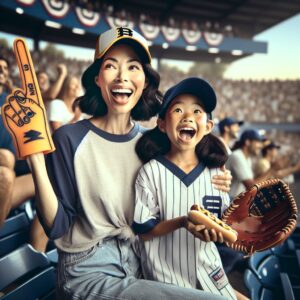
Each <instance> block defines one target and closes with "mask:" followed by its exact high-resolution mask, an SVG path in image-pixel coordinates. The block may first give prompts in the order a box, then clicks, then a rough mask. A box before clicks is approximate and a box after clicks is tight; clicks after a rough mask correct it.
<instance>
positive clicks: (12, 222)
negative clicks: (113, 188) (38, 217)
mask: <svg viewBox="0 0 300 300" xmlns="http://www.w3.org/2000/svg"><path fill="white" fill-rule="evenodd" d="M29 224H30V222H29V219H28V217H27V215H26V213H25V212H21V213H19V214H18V215H16V216H12V217H10V218H8V219H6V220H5V222H4V224H3V226H2V227H1V229H0V238H3V237H5V236H8V235H10V234H12V233H15V232H17V231H20V230H24V229H25V228H26V227H29Z"/></svg>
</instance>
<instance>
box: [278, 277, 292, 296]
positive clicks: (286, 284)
mask: <svg viewBox="0 0 300 300" xmlns="http://www.w3.org/2000/svg"><path fill="white" fill-rule="evenodd" d="M280 279H281V285H282V291H283V295H284V299H286V300H295V297H294V292H293V288H292V284H291V281H290V279H289V276H288V274H286V273H280Z"/></svg>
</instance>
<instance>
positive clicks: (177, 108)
mask: <svg viewBox="0 0 300 300" xmlns="http://www.w3.org/2000/svg"><path fill="white" fill-rule="evenodd" d="M174 111H175V112H177V113H182V109H181V108H179V107H176V108H175V109H174Z"/></svg>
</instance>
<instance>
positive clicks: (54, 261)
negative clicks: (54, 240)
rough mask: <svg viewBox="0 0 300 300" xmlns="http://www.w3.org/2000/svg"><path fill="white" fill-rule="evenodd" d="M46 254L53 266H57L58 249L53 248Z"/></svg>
mask: <svg viewBox="0 0 300 300" xmlns="http://www.w3.org/2000/svg"><path fill="white" fill-rule="evenodd" d="M46 255H47V257H48V259H49V261H50V263H51V264H52V265H53V266H56V265H57V261H58V254H57V249H52V250H50V251H48V252H46Z"/></svg>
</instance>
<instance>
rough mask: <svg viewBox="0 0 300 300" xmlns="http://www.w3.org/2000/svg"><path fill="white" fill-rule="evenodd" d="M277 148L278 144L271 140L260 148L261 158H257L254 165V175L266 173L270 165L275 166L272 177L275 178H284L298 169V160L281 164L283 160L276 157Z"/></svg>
mask: <svg viewBox="0 0 300 300" xmlns="http://www.w3.org/2000/svg"><path fill="white" fill-rule="evenodd" d="M279 149H280V146H279V145H276V144H275V143H273V142H270V143H269V144H267V145H266V146H265V147H264V148H263V149H262V151H261V153H262V158H261V159H259V160H258V162H257V164H256V166H255V176H256V177H258V176H261V175H262V174H264V173H266V172H267V171H268V170H270V169H271V168H272V167H273V168H275V171H274V177H276V178H284V177H286V176H289V175H291V174H294V173H296V172H298V171H299V170H300V161H298V162H297V163H296V164H294V165H290V166H287V165H282V161H284V160H283V159H280V158H279V157H278V156H279V155H278V150H279Z"/></svg>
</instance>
